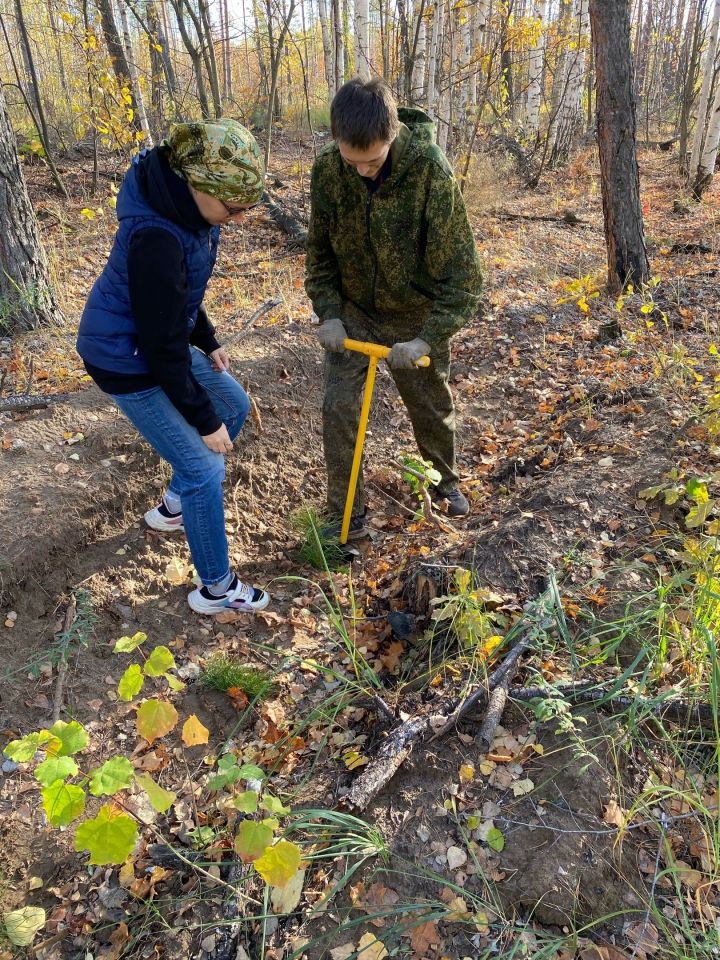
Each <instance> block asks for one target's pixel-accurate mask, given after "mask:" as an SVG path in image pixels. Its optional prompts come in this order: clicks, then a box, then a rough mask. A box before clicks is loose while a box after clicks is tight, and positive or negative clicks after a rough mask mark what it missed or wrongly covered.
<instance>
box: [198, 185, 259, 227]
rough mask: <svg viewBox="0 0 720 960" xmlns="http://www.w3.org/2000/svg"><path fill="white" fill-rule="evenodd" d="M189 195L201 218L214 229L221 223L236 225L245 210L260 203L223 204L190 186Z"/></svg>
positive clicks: (223, 202) (221, 201)
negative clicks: (191, 196)
mask: <svg viewBox="0 0 720 960" xmlns="http://www.w3.org/2000/svg"><path fill="white" fill-rule="evenodd" d="M190 193H191V194H192V195H193V199H194V200H195V203H196V204H197V208H198V210H199V211H200V215H201V216H202V218H203V219H204V220H207V222H208V223H209V224H212V226H214V227H219V226H220V225H221V224H223V223H237V221H238V220H240V219H241V218H242V216H243V214H244V213H245V212H246V211H247V210H252V208H253V207H256V206H257V204H258V203H260V201H259V200H258V202H257V203H225V201H224V200H218V199H217V197H212V196H210V194H209V193H201V191H200V190H196V189H195V187H193V186H190Z"/></svg>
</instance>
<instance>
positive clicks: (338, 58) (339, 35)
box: [330, 0, 345, 91]
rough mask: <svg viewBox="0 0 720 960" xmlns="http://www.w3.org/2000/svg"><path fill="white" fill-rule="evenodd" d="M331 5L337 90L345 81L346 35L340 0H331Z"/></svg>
mask: <svg viewBox="0 0 720 960" xmlns="http://www.w3.org/2000/svg"><path fill="white" fill-rule="evenodd" d="M330 5H331V10H332V26H333V35H334V38H335V43H334V50H335V84H336V91H337V90H339V89H340V87H341V86H342V85H343V84H344V83H345V35H344V32H343V17H342V4H341V2H340V0H330Z"/></svg>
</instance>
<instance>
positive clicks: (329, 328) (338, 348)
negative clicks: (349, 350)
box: [317, 317, 347, 353]
mask: <svg viewBox="0 0 720 960" xmlns="http://www.w3.org/2000/svg"><path fill="white" fill-rule="evenodd" d="M317 335H318V340H319V341H320V343H321V345H322V346H323V347H324V348H325V350H332V352H333V353H342V352H343V350H344V349H345V347H344V346H343V341H345V340H347V331H346V330H345V327H344V326H343V325H342V321H341V320H338V319H337V317H336V318H334V319H332V320H326V321H325V323H321V324H320V326H319V327H318V332H317Z"/></svg>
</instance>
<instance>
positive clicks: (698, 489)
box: [685, 477, 710, 504]
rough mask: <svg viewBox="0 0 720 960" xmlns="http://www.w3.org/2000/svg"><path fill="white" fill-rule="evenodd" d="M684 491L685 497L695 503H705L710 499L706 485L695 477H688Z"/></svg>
mask: <svg viewBox="0 0 720 960" xmlns="http://www.w3.org/2000/svg"><path fill="white" fill-rule="evenodd" d="M685 489H686V491H687V495H688V496H689V497H690V499H691V500H694V501H695V503H698V504H699V503H707V502H708V500H709V499H710V494H709V493H708V488H707V484H706V483H705V482H704V481H702V480H698V478H697V477H690V479H689V480H688V481H687V483H686V484H685Z"/></svg>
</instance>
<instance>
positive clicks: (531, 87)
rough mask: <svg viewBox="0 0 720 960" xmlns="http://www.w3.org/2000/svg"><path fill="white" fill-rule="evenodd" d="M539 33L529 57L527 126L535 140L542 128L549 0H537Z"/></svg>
mask: <svg viewBox="0 0 720 960" xmlns="http://www.w3.org/2000/svg"><path fill="white" fill-rule="evenodd" d="M533 13H534V16H535V22H536V28H535V29H536V30H537V34H536V37H535V42H534V43H533V45H532V47H531V48H530V54H529V57H528V89H527V109H526V120H525V128H526V133H527V137H528V139H529V140H535V139H536V138H537V135H538V132H539V130H540V104H541V102H542V87H543V82H542V81H543V72H544V70H543V67H544V60H545V16H546V13H547V0H535V9H534V11H533Z"/></svg>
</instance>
